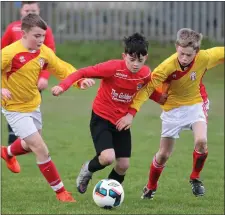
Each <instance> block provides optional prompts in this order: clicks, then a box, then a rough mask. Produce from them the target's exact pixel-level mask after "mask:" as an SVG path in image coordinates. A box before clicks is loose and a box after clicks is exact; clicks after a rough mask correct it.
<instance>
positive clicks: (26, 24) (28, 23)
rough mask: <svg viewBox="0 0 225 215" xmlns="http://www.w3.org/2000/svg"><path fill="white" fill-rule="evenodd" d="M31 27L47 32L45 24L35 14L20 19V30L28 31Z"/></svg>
mask: <svg viewBox="0 0 225 215" xmlns="http://www.w3.org/2000/svg"><path fill="white" fill-rule="evenodd" d="M33 27H39V28H41V29H43V30H45V31H46V30H47V24H46V22H45V21H44V20H43V19H42V18H41V17H40V16H39V15H37V14H33V13H31V14H28V15H26V16H25V17H23V19H22V26H21V29H22V30H24V31H29V30H30V29H31V28H33Z"/></svg>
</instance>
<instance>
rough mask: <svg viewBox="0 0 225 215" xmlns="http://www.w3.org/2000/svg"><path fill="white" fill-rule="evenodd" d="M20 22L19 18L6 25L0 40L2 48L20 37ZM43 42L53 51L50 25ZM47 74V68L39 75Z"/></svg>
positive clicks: (46, 75)
mask: <svg viewBox="0 0 225 215" xmlns="http://www.w3.org/2000/svg"><path fill="white" fill-rule="evenodd" d="M21 24H22V22H21V20H18V21H15V22H12V23H10V24H9V25H8V27H7V29H6V31H5V33H4V35H3V36H2V40H1V48H2V49H3V48H4V47H6V46H8V45H10V44H12V43H14V42H16V41H17V40H20V39H21V38H22V33H21ZM44 44H45V45H46V46H48V47H49V48H50V49H52V50H53V51H54V52H55V42H54V37H53V34H52V30H51V28H50V27H48V28H47V30H46V36H45V41H44ZM49 76H50V74H49V72H48V71H47V70H42V71H41V73H40V76H39V77H42V78H46V79H48V78H49Z"/></svg>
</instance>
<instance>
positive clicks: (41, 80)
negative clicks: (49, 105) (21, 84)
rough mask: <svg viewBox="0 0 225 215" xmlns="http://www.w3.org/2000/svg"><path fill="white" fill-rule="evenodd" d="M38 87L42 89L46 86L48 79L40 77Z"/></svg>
mask: <svg viewBox="0 0 225 215" xmlns="http://www.w3.org/2000/svg"><path fill="white" fill-rule="evenodd" d="M37 86H38V89H39V90H44V89H46V88H47V87H48V80H47V79H46V78H40V79H39V80H38V85H37Z"/></svg>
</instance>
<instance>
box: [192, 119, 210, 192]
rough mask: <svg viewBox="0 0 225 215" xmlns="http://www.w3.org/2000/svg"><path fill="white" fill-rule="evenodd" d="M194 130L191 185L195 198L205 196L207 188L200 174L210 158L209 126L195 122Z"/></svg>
mask: <svg viewBox="0 0 225 215" xmlns="http://www.w3.org/2000/svg"><path fill="white" fill-rule="evenodd" d="M192 130H193V133H194V144H195V147H194V151H193V168H192V173H191V175H190V183H191V185H192V192H193V194H194V195H195V196H203V195H204V194H205V188H204V186H203V183H202V182H201V180H200V172H201V171H202V169H203V167H204V164H205V161H206V158H207V156H208V147H207V124H206V122H204V121H199V122H195V123H194V124H193V125H192Z"/></svg>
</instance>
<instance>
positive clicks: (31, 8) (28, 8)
mask: <svg viewBox="0 0 225 215" xmlns="http://www.w3.org/2000/svg"><path fill="white" fill-rule="evenodd" d="M30 13H34V14H37V15H39V14H40V8H39V6H38V4H37V3H33V4H24V5H23V7H22V8H21V9H20V14H21V17H25V16H26V15H28V14H30Z"/></svg>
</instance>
